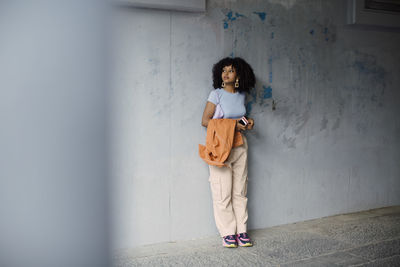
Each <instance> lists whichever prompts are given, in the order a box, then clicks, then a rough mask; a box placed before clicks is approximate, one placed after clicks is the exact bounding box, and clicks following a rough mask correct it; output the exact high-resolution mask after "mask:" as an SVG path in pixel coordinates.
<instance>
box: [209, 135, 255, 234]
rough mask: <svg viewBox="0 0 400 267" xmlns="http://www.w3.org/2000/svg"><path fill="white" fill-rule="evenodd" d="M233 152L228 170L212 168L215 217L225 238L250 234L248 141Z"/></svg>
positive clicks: (227, 163) (226, 162) (244, 140)
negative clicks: (248, 230) (248, 223)
mask: <svg viewBox="0 0 400 267" xmlns="http://www.w3.org/2000/svg"><path fill="white" fill-rule="evenodd" d="M242 137H243V145H241V146H238V147H235V148H233V149H232V150H231V153H230V155H229V157H228V159H227V160H226V161H225V164H226V167H225V166H224V167H217V166H213V165H209V168H210V178H209V181H210V186H211V192H212V198H213V207H214V217H215V223H216V225H217V228H218V231H219V233H220V235H221V236H227V235H234V234H239V233H243V232H247V218H248V213H247V197H246V194H247V179H248V178H247V148H248V146H247V140H246V137H245V136H244V135H242Z"/></svg>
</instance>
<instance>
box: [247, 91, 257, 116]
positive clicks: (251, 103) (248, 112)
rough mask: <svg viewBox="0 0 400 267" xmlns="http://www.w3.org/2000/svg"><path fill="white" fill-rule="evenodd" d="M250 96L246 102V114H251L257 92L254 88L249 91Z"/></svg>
mask: <svg viewBox="0 0 400 267" xmlns="http://www.w3.org/2000/svg"><path fill="white" fill-rule="evenodd" d="M250 96H251V98H252V100H250V101H248V102H247V104H246V115H247V116H249V115H251V111H252V109H253V104H255V103H256V100H257V92H256V90H255V88H254V89H253V90H251V91H250Z"/></svg>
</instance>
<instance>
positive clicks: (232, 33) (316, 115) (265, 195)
mask: <svg viewBox="0 0 400 267" xmlns="http://www.w3.org/2000/svg"><path fill="white" fill-rule="evenodd" d="M345 8H346V1H306V0H298V1H296V0H287V1H278V0H269V1H256V0H254V1H222V0H212V1H208V2H207V12H206V13H198V14H196V13H194V14H193V13H183V12H175V11H161V10H149V9H135V8H119V9H117V10H116V11H115V12H116V16H115V24H114V27H115V28H114V37H113V39H114V41H115V43H114V44H115V47H114V49H113V51H114V54H113V57H112V58H113V63H112V64H111V67H112V68H113V70H114V76H113V92H112V99H111V101H112V119H113V125H112V140H113V142H112V153H111V159H112V179H113V188H112V191H113V218H114V243H113V246H114V248H130V247H135V246H138V245H142V244H148V243H155V242H164V241H173V240H184V239H192V238H200V237H203V236H209V235H215V234H217V231H216V228H215V225H214V219H213V215H212V203H211V194H210V190H209V184H208V167H207V165H206V164H205V163H204V162H203V161H202V160H201V159H200V158H199V157H198V152H197V151H198V150H197V149H198V148H197V145H198V143H204V141H205V129H204V128H202V126H201V125H200V122H201V116H202V112H203V108H204V106H205V102H206V99H207V96H208V94H209V92H210V90H211V89H212V82H211V68H212V65H213V64H214V63H215V62H216V61H217V60H219V59H220V58H222V57H225V56H240V57H243V58H244V59H246V60H247V61H248V62H249V63H250V64H251V65H252V66H253V68H254V70H255V73H256V78H257V84H256V89H255V90H254V91H253V92H252V93H251V94H250V95H248V97H247V101H248V103H247V108H248V110H249V111H250V114H251V116H252V117H253V118H254V119H255V122H256V126H255V129H254V130H253V131H252V132H249V133H248V134H247V137H248V140H249V147H250V156H249V164H250V165H249V166H250V167H249V193H248V196H249V216H250V217H249V227H250V228H251V229H256V228H263V227H269V226H273V225H279V224H285V223H290V222H296V221H302V220H307V219H312V218H317V217H323V216H328V215H333V214H339V213H346V212H352V211H358V210H365V209H371V208H376V207H382V206H390V205H396V204H397V205H398V204H400V165H399V164H398V162H399V160H400V119H399V117H398V115H399V114H400V91H399V90H398V88H400V78H399V77H400V76H399V75H398V74H399V73H400V65H399V64H398V62H400V53H399V52H398V47H399V46H400V33H399V32H396V31H390V30H387V29H376V28H375V29H371V28H352V27H348V26H346V25H345V21H346V19H345V18H346V13H345V11H346V10H345ZM272 99H274V100H275V101H276V102H277V106H276V110H275V111H273V110H272V108H271V107H272V106H271V103H272Z"/></svg>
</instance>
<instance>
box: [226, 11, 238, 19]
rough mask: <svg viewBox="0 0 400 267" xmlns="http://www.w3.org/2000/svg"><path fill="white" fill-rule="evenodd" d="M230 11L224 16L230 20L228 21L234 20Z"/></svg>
mask: <svg viewBox="0 0 400 267" xmlns="http://www.w3.org/2000/svg"><path fill="white" fill-rule="evenodd" d="M232 14H233V13H232V11H229V13H228V14H226V17H227V18H228V20H230V21H234V20H236V18H235V17H233V16H232Z"/></svg>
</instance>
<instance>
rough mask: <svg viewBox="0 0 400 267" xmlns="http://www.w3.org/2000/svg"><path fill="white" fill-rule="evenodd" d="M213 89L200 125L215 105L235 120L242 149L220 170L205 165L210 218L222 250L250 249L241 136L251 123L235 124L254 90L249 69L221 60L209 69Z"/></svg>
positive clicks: (235, 150)
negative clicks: (251, 90) (211, 204)
mask: <svg viewBox="0 0 400 267" xmlns="http://www.w3.org/2000/svg"><path fill="white" fill-rule="evenodd" d="M212 73H213V86H214V88H215V90H213V91H211V93H210V95H209V97H208V101H207V103H206V106H205V109H204V113H203V118H202V125H203V126H204V127H207V126H208V122H209V121H210V120H211V119H212V118H213V115H214V112H215V110H216V106H217V104H219V105H220V107H221V108H222V111H223V118H226V119H236V131H241V132H242V139H243V145H240V146H238V147H234V148H232V150H231V152H230V154H229V157H228V159H227V160H226V161H225V162H224V163H225V166H224V167H218V166H213V165H209V168H210V178H209V181H210V186H211V192H212V197H213V207H214V217H215V223H216V225H217V228H218V231H219V233H220V235H221V236H222V241H223V246H225V247H237V246H238V245H239V246H244V247H249V246H252V242H251V240H250V238H249V236H248V234H247V218H248V215H247V197H246V194H247V140H246V137H245V136H244V134H243V133H244V132H245V131H247V130H251V129H252V128H253V126H254V120H253V119H251V118H247V120H248V124H247V125H246V126H243V125H242V124H240V123H239V122H238V121H239V120H240V119H241V118H242V117H243V116H245V115H246V107H245V97H246V93H247V92H249V91H250V89H252V88H254V86H255V76H254V72H253V69H252V68H251V66H250V65H249V64H248V63H247V62H246V61H244V60H243V59H241V58H224V59H222V60H220V61H219V62H217V63H216V64H215V65H214V66H213V70H212Z"/></svg>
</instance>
